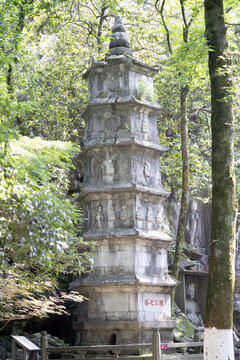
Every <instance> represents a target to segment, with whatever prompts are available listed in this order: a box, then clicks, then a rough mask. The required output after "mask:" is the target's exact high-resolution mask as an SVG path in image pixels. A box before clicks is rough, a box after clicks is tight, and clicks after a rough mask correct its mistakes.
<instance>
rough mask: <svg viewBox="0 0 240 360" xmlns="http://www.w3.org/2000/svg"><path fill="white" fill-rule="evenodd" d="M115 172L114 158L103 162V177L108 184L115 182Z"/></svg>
mask: <svg viewBox="0 0 240 360" xmlns="http://www.w3.org/2000/svg"><path fill="white" fill-rule="evenodd" d="M114 174H115V169H114V164H113V160H112V159H109V158H108V159H106V160H104V161H103V163H102V178H103V181H104V182H105V183H107V184H109V183H111V182H113V178H114Z"/></svg>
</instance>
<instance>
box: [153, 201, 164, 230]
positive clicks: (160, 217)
mask: <svg viewBox="0 0 240 360" xmlns="http://www.w3.org/2000/svg"><path fill="white" fill-rule="evenodd" d="M155 222H156V225H157V228H158V230H162V226H163V206H162V205H161V206H160V207H159V209H158V210H157V213H156V218H155Z"/></svg>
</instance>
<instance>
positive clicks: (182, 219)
mask: <svg viewBox="0 0 240 360" xmlns="http://www.w3.org/2000/svg"><path fill="white" fill-rule="evenodd" d="M188 93H189V87H188V86H187V85H185V86H181V148H182V197H181V209H180V216H179V223H178V231H177V238H176V248H175V253H174V260H173V267H172V273H171V275H172V276H173V277H174V278H175V279H177V278H178V273H179V267H180V262H181V257H182V247H183V241H184V233H185V227H186V221H187V209H188V197H189V154H188V118H187V97H188ZM174 296H175V291H174V292H173V294H172V305H173V300H174Z"/></svg>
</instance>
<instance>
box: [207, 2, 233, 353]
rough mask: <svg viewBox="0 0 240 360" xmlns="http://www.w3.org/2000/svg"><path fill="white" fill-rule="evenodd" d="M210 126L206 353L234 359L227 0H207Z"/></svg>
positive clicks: (231, 145) (231, 121) (230, 119)
mask: <svg viewBox="0 0 240 360" xmlns="http://www.w3.org/2000/svg"><path fill="white" fill-rule="evenodd" d="M205 24H206V36H207V41H208V45H209V46H210V49H211V50H210V51H209V75H210V81H211V108H212V115H211V127H212V224H211V243H210V254H209V270H208V272H209V274H208V288H207V304H206V315H205V330H204V335H205V336H204V359H205V360H213V359H216V358H217V359H218V360H223V359H224V360H225V359H229V360H233V359H234V349H233V338H232V325H233V291H234V281H235V277H234V258H235V221H236V201H235V180H234V153H233V111H232V96H231V92H232V83H231V58H230V55H229V52H228V44H227V39H226V27H225V23H224V11H223V0H205Z"/></svg>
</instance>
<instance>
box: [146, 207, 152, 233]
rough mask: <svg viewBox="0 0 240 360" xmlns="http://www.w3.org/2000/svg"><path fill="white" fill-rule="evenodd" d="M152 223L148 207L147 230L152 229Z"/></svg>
mask: <svg viewBox="0 0 240 360" xmlns="http://www.w3.org/2000/svg"><path fill="white" fill-rule="evenodd" d="M152 222H153V213H152V209H151V207H148V211H147V228H148V229H149V230H151V229H152Z"/></svg>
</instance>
